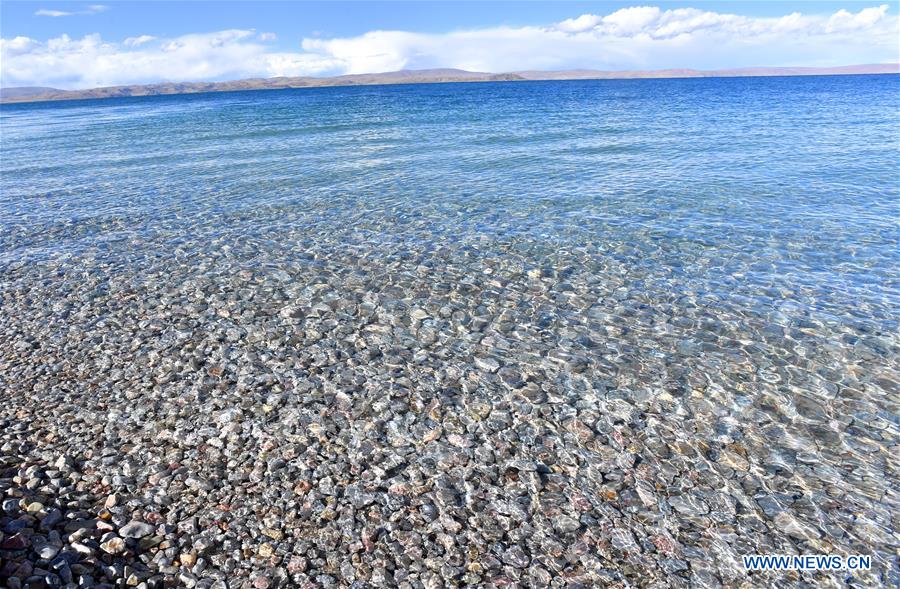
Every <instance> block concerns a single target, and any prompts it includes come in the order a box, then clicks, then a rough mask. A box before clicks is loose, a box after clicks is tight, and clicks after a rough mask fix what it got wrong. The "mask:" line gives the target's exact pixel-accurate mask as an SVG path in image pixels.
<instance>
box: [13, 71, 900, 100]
mask: <svg viewBox="0 0 900 589" xmlns="http://www.w3.org/2000/svg"><path fill="white" fill-rule="evenodd" d="M433 71H435V70H422V71H421V72H418V71H411V72H388V73H385V74H356V75H349V76H337V77H333V78H308V77H301V78H284V77H281V78H254V79H246V80H232V81H225V82H163V83H158V84H139V85H126V86H104V87H98V88H90V89H85V90H58V91H54V92H46V93H43V94H37V95H28V96H13V97H9V98H7V97H2V92H3V90H4V89H0V105H4V104H23V103H35V102H59V101H66V100H101V99H106V98H140V97H149V96H178V95H184V94H209V93H220V92H244V91H257V90H294V89H303V88H346V87H353V86H402V85H419V84H451V83H485V82H564V81H591V80H679V79H701V78H779V77H815V76H860V75H866V76H868V75H898V74H900V64H872V65H857V66H842V67H834V68H791V67H785V68H741V69H737V70H715V71H701V70H656V71H647V72H642V71H622V72H604V71H592V70H573V71H563V72H554V71H547V72H536V71H524V72H510V73H500V74H490V73H483V72H466V71H463V70H439V71H441V72H444V71H446V72H448V73H443V74H434V73H431V72H433ZM404 76H405V77H404ZM16 89H17V88H8V89H5V90H6V91H9V90H16Z"/></svg>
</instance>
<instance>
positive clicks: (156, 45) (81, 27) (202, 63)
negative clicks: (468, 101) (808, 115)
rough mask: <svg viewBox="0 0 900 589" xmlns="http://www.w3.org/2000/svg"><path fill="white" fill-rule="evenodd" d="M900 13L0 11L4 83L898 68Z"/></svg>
mask: <svg viewBox="0 0 900 589" xmlns="http://www.w3.org/2000/svg"><path fill="white" fill-rule="evenodd" d="M898 6H900V4H898V2H897V1H896V0H892V1H891V2H890V3H884V2H878V1H875V2H865V1H855V0H845V1H842V2H831V1H829V2H818V1H804V2H796V1H795V2H775V1H753V2H740V1H735V2H721V1H720V2H703V1H694V2H689V1H678V2H653V1H652V0H644V1H641V0H636V1H632V2H568V1H543V2H515V1H510V2H425V1H422V2H410V1H408V2H378V1H371V2H334V1H332V2H287V1H281V2H247V1H222V0H218V1H213V0H210V1H203V2H184V1H163V2H159V1H157V2H142V1H119V2H116V1H108V0H98V1H96V2H94V1H89V2H70V1H52V0H48V1H24V0H23V1H15V0H0V38H2V39H0V85H2V86H4V87H10V86H51V87H55V88H65V89H79V88H92V87H98V86H111V85H119V84H139V83H153V82H164V81H172V82H177V81H222V80H234V79H241V78H251V77H274V76H329V75H340V74H354V73H372V72H384V71H394V70H400V69H426V68H436V67H453V68H460V69H466V70H472V71H485V72H508V71H521V70H560V69H575V68H589V69H602V70H629V69H632V70H633V69H640V70H653V69H666V68H694V69H728V68H735V67H750V66H837V65H856V64H868V63H897V62H900V15H898V12H900V11H898Z"/></svg>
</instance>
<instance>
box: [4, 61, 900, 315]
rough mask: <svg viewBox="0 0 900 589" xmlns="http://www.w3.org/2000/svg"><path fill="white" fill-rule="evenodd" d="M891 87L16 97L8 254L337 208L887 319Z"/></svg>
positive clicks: (898, 165) (317, 217)
mask: <svg viewBox="0 0 900 589" xmlns="http://www.w3.org/2000/svg"><path fill="white" fill-rule="evenodd" d="M898 97H900V79H898V77H897V76H846V77H837V76H834V77H808V78H788V77H783V78H781V77H780V78H726V79H685V80H630V81H625V80H622V81H570V82H529V83H489V84H442V85H409V86H377V87H355V88H321V89H303V90H286V91H261V92H240V93H223V94H202V95H184V96H166V97H151V98H124V99H112V100H101V101H68V102H60V103H49V102H48V103H37V104H17V105H5V106H3V108H2V119H0V120H2V133H3V134H2V180H0V182H2V183H0V256H2V258H0V259H2V260H3V261H4V262H5V263H11V262H19V263H21V262H29V261H39V260H42V259H47V258H52V257H53V256H59V255H65V254H79V253H81V252H86V251H100V252H105V253H103V254H102V255H104V256H106V257H108V258H109V261H110V262H112V263H116V261H117V258H118V257H119V256H122V257H127V258H128V259H129V260H130V258H131V257H133V256H137V257H144V256H156V255H163V254H164V252H166V251H168V249H169V246H175V245H188V246H190V245H193V247H203V246H202V245H201V244H203V243H209V242H210V241H212V240H215V239H222V240H223V241H224V242H229V241H234V242H235V243H236V244H237V245H238V247H240V245H241V244H245V243H246V242H248V241H249V242H253V241H255V240H261V239H265V240H270V241H271V242H273V243H272V247H275V246H276V244H277V243H278V242H279V241H280V240H281V239H290V240H292V239H294V238H295V237H296V236H295V232H297V231H300V230H301V229H302V228H308V229H309V230H310V231H316V232H317V231H323V230H327V228H328V227H329V226H330V225H334V226H336V227H339V228H340V229H341V230H342V231H345V230H348V229H349V228H355V229H356V230H357V232H356V233H355V234H357V235H362V233H361V232H365V235H366V239H368V240H372V241H373V242H376V243H380V244H383V245H384V247H391V246H390V245H389V244H395V246H396V247H401V244H403V243H406V242H409V241H411V240H420V241H422V242H424V243H426V244H432V245H434V244H436V243H440V242H442V241H445V240H452V241H455V242H472V243H479V244H480V243H487V244H490V243H499V242H516V241H517V240H524V241H528V242H535V244H536V247H543V248H546V249H547V250H548V251H552V250H554V249H556V248H560V247H578V246H583V245H590V246H592V247H595V248H598V249H599V250H601V251H602V252H606V253H604V254H598V255H608V256H609V257H610V258H611V259H619V260H620V261H621V262H622V263H626V264H629V265H630V266H631V270H632V271H633V272H639V273H640V274H641V276H642V277H643V278H644V279H646V280H657V281H665V282H666V283H667V284H666V288H670V287H671V288H674V289H680V288H688V289H690V290H692V291H696V292H698V293H700V294H707V295H709V296H713V297H726V298H727V297H728V296H737V295H738V294H740V295H742V296H746V297H748V300H747V301H746V304H760V305H769V306H778V305H781V304H784V300H783V299H784V297H783V296H782V291H785V290H787V291H791V292H793V293H795V296H794V297H793V301H792V302H793V303H795V304H797V305H802V306H805V307H808V308H809V309H810V310H816V311H821V312H824V313H830V314H833V315H835V316H837V317H856V318H858V319H880V320H888V319H890V315H891V311H892V310H896V307H894V308H893V309H892V308H891V307H892V305H896V303H897V294H898V293H897V290H896V288H897V283H896V280H897V273H896V269H897V267H898V261H900V258H898V255H900V254H898V248H897V237H898V233H897V229H898V226H897V219H898V215H897V213H898V169H900V150H898V108H897V105H898ZM134 239H139V240H143V242H144V244H143V246H141V247H138V246H135V245H133V244H132V245H128V246H125V245H124V244H126V243H129V240H134ZM151 242H152V247H151ZM189 242H193V244H191V243H189ZM115 244H119V245H115ZM129 263H130V262H129Z"/></svg>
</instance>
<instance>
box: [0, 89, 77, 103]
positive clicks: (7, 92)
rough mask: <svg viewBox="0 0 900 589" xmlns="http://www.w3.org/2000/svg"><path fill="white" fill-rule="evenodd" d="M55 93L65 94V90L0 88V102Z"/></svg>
mask: <svg viewBox="0 0 900 589" xmlns="http://www.w3.org/2000/svg"><path fill="white" fill-rule="evenodd" d="M56 92H65V90H60V89H59V88H48V87H47V86H19V87H15V88H0V100H7V99H10V100H11V99H14V98H30V97H33V96H41V95H43V94H53V93H56Z"/></svg>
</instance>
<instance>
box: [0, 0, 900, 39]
mask: <svg viewBox="0 0 900 589" xmlns="http://www.w3.org/2000/svg"><path fill="white" fill-rule="evenodd" d="M96 4H102V5H104V6H107V7H108V8H107V9H106V10H104V11H100V12H96V13H92V12H89V11H88V7H89V6H91V5H96ZM647 5H652V6H658V7H660V8H662V9H669V8H687V7H695V8H701V9H704V10H708V11H715V12H720V13H735V14H741V15H747V16H783V15H786V14H790V13H792V12H795V11H799V12H801V13H804V14H832V13H834V12H836V11H838V10H840V9H842V8H843V9H848V10H851V11H852V10H853V9H854V8H856V7H867V6H878V5H879V2H877V1H875V2H860V1H858V0H850V1H844V2H818V1H813V2H810V1H807V2H772V1H759V0H757V1H753V2H703V1H700V2H684V1H682V2H653V1H648V0H635V1H632V2H567V1H562V2H557V1H543V2H472V1H470V2H427V1H423V2H412V1H406V2H378V1H358V2H287V1H276V2H242V1H204V2H181V1H165V2H142V1H136V2H135V1H130V2H110V1H103V0H99V1H98V2H91V1H88V2H53V1H50V2H40V1H32V0H28V1H21V0H20V1H7V0H3V1H2V2H0V33H2V36H3V37H4V38H8V37H16V36H19V35H24V36H27V37H32V38H37V39H41V38H52V37H57V36H59V35H62V34H68V35H69V36H71V37H80V36H83V35H87V34H91V33H98V32H99V33H101V34H102V35H103V37H104V38H107V37H108V38H110V39H115V38H117V37H121V38H123V39H124V38H126V37H134V36H138V35H155V36H159V37H175V36H179V35H184V34H188V33H196V32H201V31H218V30H226V29H248V28H253V29H257V30H264V31H271V32H274V33H276V34H277V35H278V40H277V45H278V46H279V47H282V48H284V49H295V48H296V47H297V45H298V44H299V42H300V40H301V39H302V38H304V37H313V36H340V37H348V36H354V35H360V34H363V33H365V32H368V31H371V30H375V29H400V30H406V31H416V32H423V33H443V32H447V31H451V30H454V29H467V28H481V27H491V26H497V25H508V26H527V25H533V26H541V25H545V24H547V23H551V22H557V21H562V20H565V19H567V18H572V17H573V16H578V15H581V14H586V13H591V14H610V13H613V12H615V11H616V10H619V9H621V8H627V7H629V6H647ZM40 9H46V10H58V11H64V12H73V13H78V12H82V11H84V12H85V14H74V15H72V16H67V17H55V18H54V17H47V16H36V15H35V12H37V11H38V10H40ZM889 12H891V13H894V14H896V12H897V7H896V2H895V3H894V6H890V3H889Z"/></svg>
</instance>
